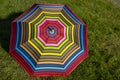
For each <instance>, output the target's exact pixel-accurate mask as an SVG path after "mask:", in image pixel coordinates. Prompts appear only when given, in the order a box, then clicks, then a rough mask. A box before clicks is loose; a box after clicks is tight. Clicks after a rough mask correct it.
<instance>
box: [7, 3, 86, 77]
mask: <svg viewBox="0 0 120 80" xmlns="http://www.w3.org/2000/svg"><path fill="white" fill-rule="evenodd" d="M11 30H12V31H11V32H12V33H11V40H10V50H9V53H10V55H11V56H12V57H13V58H14V59H15V60H16V61H17V62H18V63H19V64H20V65H21V66H22V67H23V68H24V70H25V71H26V72H27V73H28V74H29V75H30V76H67V75H69V74H70V73H71V72H72V71H73V70H74V69H75V68H76V67H77V66H78V65H79V64H80V63H81V62H82V61H83V60H84V59H85V58H86V57H87V56H88V44H87V33H86V24H85V23H84V22H83V21H82V20H80V19H79V18H78V17H77V16H76V15H75V14H74V13H73V12H72V11H71V10H70V9H69V8H68V7H67V6H66V5H64V4H34V5H33V6H32V7H31V8H30V9H28V10H27V11H25V12H24V13H23V14H21V15H20V16H19V17H18V18H16V19H15V20H13V21H12V27H11Z"/></svg>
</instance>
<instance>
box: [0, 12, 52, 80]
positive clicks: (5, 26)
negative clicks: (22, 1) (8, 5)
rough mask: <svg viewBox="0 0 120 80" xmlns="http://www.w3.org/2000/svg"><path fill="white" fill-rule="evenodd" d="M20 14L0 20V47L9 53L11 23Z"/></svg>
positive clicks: (44, 79) (43, 79)
mask: <svg viewBox="0 0 120 80" xmlns="http://www.w3.org/2000/svg"><path fill="white" fill-rule="evenodd" d="M20 14H22V12H19V13H13V14H11V15H9V16H8V17H7V18H5V19H1V18H0V44H1V47H2V48H3V49H4V50H5V51H7V52H9V45H10V36H11V22H12V21H13V20H14V19H15V18H17V17H18V16H20ZM40 80H52V77H40Z"/></svg>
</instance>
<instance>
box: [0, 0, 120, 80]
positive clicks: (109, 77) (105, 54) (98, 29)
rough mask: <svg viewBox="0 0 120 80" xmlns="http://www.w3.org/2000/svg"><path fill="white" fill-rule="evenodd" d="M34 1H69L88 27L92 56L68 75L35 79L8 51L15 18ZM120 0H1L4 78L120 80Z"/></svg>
mask: <svg viewBox="0 0 120 80" xmlns="http://www.w3.org/2000/svg"><path fill="white" fill-rule="evenodd" d="M34 3H42V4H43V3H58V4H66V5H68V7H69V8H70V9H71V10H72V11H73V12H74V13H75V14H76V15H77V16H78V17H79V18H81V19H82V20H83V21H84V22H85V23H86V24H87V26H88V43H89V57H88V58H87V59H86V60H84V61H83V62H82V63H81V64H80V65H79V66H78V67H77V68H76V69H75V70H74V71H73V72H72V73H71V74H70V75H69V76H67V77H46V78H39V77H37V78H36V77H35V78H31V77H29V75H28V74H27V73H26V72H25V71H24V69H23V68H22V67H21V66H20V65H19V64H18V63H17V62H16V61H15V60H14V59H13V58H12V57H11V56H10V55H9V54H8V50H9V42H10V33H11V21H12V20H14V19H15V18H17V17H18V16H19V15H20V14H21V13H23V12H24V11H25V10H27V9H28V8H29V7H30V6H32V4H34ZM119 5H120V0H0V80H120V6H119Z"/></svg>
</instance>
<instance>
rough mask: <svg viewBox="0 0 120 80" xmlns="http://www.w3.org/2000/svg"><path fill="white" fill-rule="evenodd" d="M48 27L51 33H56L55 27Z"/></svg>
mask: <svg viewBox="0 0 120 80" xmlns="http://www.w3.org/2000/svg"><path fill="white" fill-rule="evenodd" d="M48 29H49V33H50V34H51V35H52V34H54V33H55V30H54V28H51V27H48Z"/></svg>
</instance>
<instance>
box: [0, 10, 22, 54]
mask: <svg viewBox="0 0 120 80" xmlns="http://www.w3.org/2000/svg"><path fill="white" fill-rule="evenodd" d="M21 13H22V12H19V13H13V14H11V15H9V16H8V17H7V18H6V19H0V44H1V46H2V48H3V49H4V50H5V51H7V52H9V44H10V35H11V22H12V20H14V19H15V18H17V17H18V16H19V15H20V14H21Z"/></svg>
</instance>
